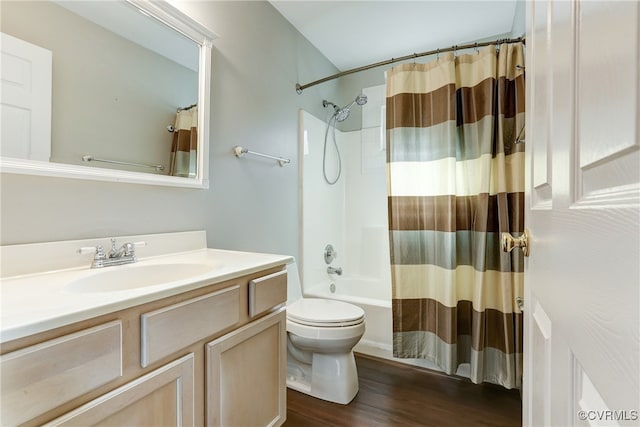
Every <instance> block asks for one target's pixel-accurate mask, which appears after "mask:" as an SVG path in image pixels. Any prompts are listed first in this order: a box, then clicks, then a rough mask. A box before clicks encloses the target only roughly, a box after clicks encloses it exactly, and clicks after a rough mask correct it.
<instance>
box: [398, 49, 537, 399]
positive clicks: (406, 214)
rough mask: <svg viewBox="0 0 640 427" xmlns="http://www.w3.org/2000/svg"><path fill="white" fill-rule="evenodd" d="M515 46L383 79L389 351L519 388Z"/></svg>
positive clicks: (520, 173) (519, 109)
mask: <svg viewBox="0 0 640 427" xmlns="http://www.w3.org/2000/svg"><path fill="white" fill-rule="evenodd" d="M517 65H520V66H524V55H523V47H522V44H520V43H518V44H505V45H502V46H501V47H500V48H499V52H497V50H496V47H495V46H488V47H486V48H484V49H481V50H479V51H478V52H474V53H471V54H465V55H460V56H457V57H456V56H455V55H454V54H452V53H449V54H446V55H440V57H439V58H438V59H436V60H434V61H433V62H431V63H428V64H402V65H400V66H397V67H394V68H393V69H392V70H391V71H390V72H389V73H388V77H387V100H386V104H387V107H386V108H387V119H386V120H387V185H388V204H389V230H390V247H391V270H392V286H393V294H392V295H393V304H392V305H393V352H394V356H395V357H401V358H423V359H429V360H431V361H433V362H434V363H435V364H437V365H438V366H439V367H440V368H441V369H442V370H443V371H445V372H446V373H448V374H455V373H456V372H457V370H458V368H459V367H460V365H461V364H469V366H468V368H469V376H470V378H471V380H472V381H473V382H475V383H480V382H484V381H487V382H492V383H496V384H501V385H503V386H504V387H507V388H514V387H520V385H521V378H522V313H521V311H520V310H519V308H518V305H517V303H516V297H519V296H522V295H523V271H524V269H523V266H524V262H523V255H522V251H520V250H514V251H512V252H511V253H505V252H502V250H501V248H500V235H501V233H502V232H509V233H512V234H513V235H514V236H518V235H520V234H522V232H523V230H524V218H523V216H524V143H515V140H516V138H517V137H519V138H522V139H523V137H524V133H523V132H522V131H523V130H524V106H525V99H524V95H525V87H524V74H523V73H524V72H523V71H522V70H523V68H519V67H517Z"/></svg>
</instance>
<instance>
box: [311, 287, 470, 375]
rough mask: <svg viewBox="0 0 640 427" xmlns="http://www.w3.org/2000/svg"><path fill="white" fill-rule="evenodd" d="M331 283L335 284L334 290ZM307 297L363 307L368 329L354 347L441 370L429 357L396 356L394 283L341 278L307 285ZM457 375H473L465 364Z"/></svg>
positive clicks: (355, 349)
mask: <svg viewBox="0 0 640 427" xmlns="http://www.w3.org/2000/svg"><path fill="white" fill-rule="evenodd" d="M331 284H334V285H335V288H334V291H333V292H332V291H331V289H332V286H331ZM304 295H305V297H309V298H327V299H335V300H339V301H345V302H348V303H351V304H355V305H357V306H358V307H360V308H362V309H363V310H364V313H365V322H366V330H365V333H364V336H363V337H362V339H361V340H360V342H359V343H358V344H357V345H356V346H355V348H354V349H353V350H354V351H356V352H358V353H363V354H369V355H372V356H376V357H381V358H384V359H389V360H395V361H396V362H401V363H406V364H408V365H414V366H420V367H423V368H428V369H433V370H437V371H441V369H440V368H438V366H436V365H435V364H434V363H433V362H431V361H429V360H423V359H397V358H395V357H393V319H392V315H391V283H390V282H389V283H382V282H381V281H380V280H378V279H373V278H367V277H349V276H346V277H338V278H337V279H335V280H333V281H332V282H329V281H328V282H325V283H320V284H316V285H314V286H311V287H306V286H305V291H304ZM456 374H457V375H462V376H467V377H468V376H469V373H468V368H467V367H466V365H463V366H461V369H459V370H458V372H457V373H456Z"/></svg>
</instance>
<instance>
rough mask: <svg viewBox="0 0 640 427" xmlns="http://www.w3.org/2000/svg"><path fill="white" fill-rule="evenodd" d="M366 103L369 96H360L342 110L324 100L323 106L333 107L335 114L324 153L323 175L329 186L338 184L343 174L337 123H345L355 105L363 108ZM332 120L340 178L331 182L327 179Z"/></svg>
mask: <svg viewBox="0 0 640 427" xmlns="http://www.w3.org/2000/svg"><path fill="white" fill-rule="evenodd" d="M366 103H367V95H358V96H356V99H354V100H353V101H351V103H350V104H349V105H346V106H344V107H342V108H340V107H338V106H337V105H336V104H334V103H333V102H330V101H327V100H326V99H324V100H322V106H323V107H325V108H327V107H328V106H332V107H333V114H332V115H331V118H330V119H329V121H328V122H327V130H326V132H325V133H324V153H323V155H322V173H323V174H324V180H325V181H326V182H327V184H329V185H333V184H335V183H336V182H338V180H339V179H340V174H341V173H342V160H341V159H340V150H339V149H338V143H337V141H336V127H335V124H336V123H337V122H343V121H345V120H347V118H348V117H349V115H350V114H351V107H353V104H358V105H361V106H362V105H364V104H366ZM332 120H333V121H334V123H333V124H334V126H333V145H334V146H335V147H336V154H337V155H338V176H336V179H334V180H333V181H331V180H330V179H329V178H328V177H327V167H326V160H327V136H328V135H329V128H330V127H331V121H332Z"/></svg>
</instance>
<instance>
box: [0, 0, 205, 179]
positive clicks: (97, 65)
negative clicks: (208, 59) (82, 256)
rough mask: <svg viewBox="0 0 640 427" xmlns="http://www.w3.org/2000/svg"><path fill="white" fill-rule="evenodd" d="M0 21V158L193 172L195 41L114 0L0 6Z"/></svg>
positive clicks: (165, 172)
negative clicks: (30, 85) (25, 85)
mask: <svg viewBox="0 0 640 427" xmlns="http://www.w3.org/2000/svg"><path fill="white" fill-rule="evenodd" d="M1 19H2V21H1V26H2V32H3V33H4V34H3V35H2V50H3V54H2V55H3V57H2V59H3V61H2V63H3V66H2V67H3V71H2V75H3V82H2V93H3V95H2V152H1V153H0V154H1V155H2V156H3V157H15V158H22V159H29V160H44V161H51V162H56V163H63V164H69V165H82V166H91V167H100V168H113V169H119V170H126V171H134V172H144V173H151V174H162V175H172V176H181V177H195V176H196V172H197V171H196V163H197V162H196V156H197V141H198V139H197V133H198V123H197V118H198V114H197V110H198V105H197V103H198V92H199V91H198V65H199V64H198V59H199V45H198V44H197V43H195V42H194V41H193V40H191V39H189V38H187V37H185V36H183V35H182V34H180V33H179V32H177V31H175V30H173V29H172V28H170V27H168V26H166V25H164V24H163V23H161V22H159V21H157V20H156V19H154V18H153V17H151V16H149V15H147V14H144V13H141V12H140V11H139V10H138V9H137V8H135V7H134V6H132V5H130V4H128V3H126V2H119V1H118V2H116V1H56V2H51V1H20V2H3V4H2V17H1ZM7 35H8V36H7ZM6 50H10V52H6ZM47 52H49V53H47ZM7 58H12V59H14V60H15V62H14V63H12V62H11V61H8V60H6V59H7ZM47 58H48V61H49V63H48V64H47ZM12 79H13V80H16V81H12ZM21 79H22V80H27V79H28V80H30V81H33V82H36V83H34V87H33V88H26V89H25V90H23V91H22V92H23V93H18V92H20V91H18V90H16V89H15V88H16V87H18V86H20V84H21V82H20V80H21ZM47 80H48V81H49V83H48V85H49V86H47ZM36 84H37V85H42V86H38V87H36V86H35V85H36ZM7 87H10V89H9V90H7ZM43 87H44V88H45V89H42V88H43ZM47 87H50V89H49V90H48V92H47V89H46V88H47ZM31 89H33V90H31ZM48 94H50V99H49V101H47V95H48ZM47 102H49V110H48V111H47V108H46V105H47ZM43 110H44V111H43ZM47 128H48V129H49V131H48V132H47Z"/></svg>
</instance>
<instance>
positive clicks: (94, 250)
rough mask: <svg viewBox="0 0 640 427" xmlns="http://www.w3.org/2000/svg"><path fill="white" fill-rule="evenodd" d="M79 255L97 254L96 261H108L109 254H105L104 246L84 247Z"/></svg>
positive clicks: (79, 250) (80, 249) (79, 251)
mask: <svg viewBox="0 0 640 427" xmlns="http://www.w3.org/2000/svg"><path fill="white" fill-rule="evenodd" d="M78 253H79V254H81V255H85V254H96V255H95V257H94V259H106V258H107V254H106V253H105V252H104V247H103V246H102V245H98V246H83V247H81V248H79V249H78Z"/></svg>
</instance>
